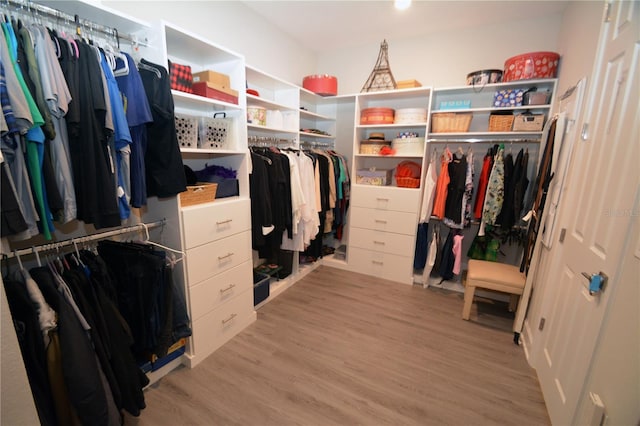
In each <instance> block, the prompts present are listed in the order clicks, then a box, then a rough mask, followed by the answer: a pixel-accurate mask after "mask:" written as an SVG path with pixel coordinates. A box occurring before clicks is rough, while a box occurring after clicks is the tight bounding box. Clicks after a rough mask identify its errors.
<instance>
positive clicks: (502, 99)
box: [493, 89, 525, 108]
mask: <svg viewBox="0 0 640 426" xmlns="http://www.w3.org/2000/svg"><path fill="white" fill-rule="evenodd" d="M524 92H525V89H504V90H498V91H497V92H496V93H495V94H494V95H493V106H494V107H498V108H500V107H517V106H521V105H522V98H523V96H524Z"/></svg>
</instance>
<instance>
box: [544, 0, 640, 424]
mask: <svg viewBox="0 0 640 426" xmlns="http://www.w3.org/2000/svg"><path fill="white" fill-rule="evenodd" d="M638 5H639V3H638V2H637V1H622V2H618V1H616V2H613V3H612V4H611V8H610V13H609V17H610V18H609V23H608V24H606V25H604V26H603V32H602V34H601V39H600V50H599V52H598V54H597V55H596V64H597V67H596V68H595V69H594V76H593V78H594V81H593V84H592V85H591V89H590V94H589V101H588V103H587V111H586V118H585V120H584V122H585V123H587V125H588V128H587V129H586V130H585V136H586V140H582V139H580V140H579V141H578V142H577V144H576V146H575V147H574V149H575V151H576V152H575V156H574V158H573V161H572V168H573V170H571V171H570V176H569V177H568V179H569V181H568V191H567V193H566V196H567V200H566V201H567V202H566V203H565V204H564V208H566V209H571V211H572V212H574V214H573V216H572V217H571V218H570V219H568V220H566V221H565V222H564V224H563V227H565V228H566V234H565V239H564V242H563V243H562V244H560V245H559V247H562V249H561V250H560V255H561V256H562V259H561V261H560V262H557V263H556V265H557V266H555V267H554V266H552V268H554V269H552V270H550V271H549V274H548V277H552V281H549V282H548V283H547V285H548V286H556V290H555V294H556V297H555V300H553V301H552V302H550V303H549V305H547V306H544V307H543V309H542V315H543V316H544V318H545V320H546V323H545V328H544V331H543V334H542V338H543V343H542V352H543V354H542V357H541V358H542V359H540V360H539V362H538V363H537V366H536V368H537V372H538V377H539V380H540V386H541V387H542V391H543V394H544V397H545V401H546V404H547V409H548V411H549V415H550V417H551V421H552V423H553V424H557V425H564V424H570V423H572V422H573V419H574V415H575V412H576V406H577V403H578V401H579V399H580V398H581V394H582V391H583V388H584V384H585V383H584V382H585V377H586V375H587V373H588V371H589V365H590V362H591V359H592V356H593V352H594V348H595V344H596V340H597V338H598V335H599V331H600V328H601V324H602V320H603V317H604V314H605V312H606V308H607V302H608V300H609V296H610V294H611V292H612V291H613V289H614V287H615V285H616V283H617V279H618V278H619V277H618V271H619V267H620V265H621V264H622V259H623V257H624V256H628V255H632V254H628V253H624V252H623V248H624V247H625V244H626V243H627V240H628V238H629V235H628V233H629V231H630V230H631V229H632V228H631V224H632V222H631V221H632V220H634V221H637V220H640V219H639V218H638V214H637V212H634V211H633V208H634V200H636V199H637V197H639V196H640V142H639V141H640V134H639V133H640V130H639V126H640V118H639V114H640V108H639V97H638V93H640V85H639V84H638V80H639V76H638V61H639V55H640V42H639V37H640V31H639V25H640V24H639V21H640V19H639V13H638ZM565 217H566V215H565ZM583 272H584V273H587V274H589V275H590V274H594V273H598V272H603V273H604V274H606V275H607V276H608V283H607V287H605V289H604V290H603V291H602V292H600V293H596V294H594V295H592V294H590V293H589V290H588V284H589V281H588V280H587V279H586V278H585V277H584V276H583Z"/></svg>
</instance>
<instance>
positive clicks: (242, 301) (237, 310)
mask: <svg viewBox="0 0 640 426" xmlns="http://www.w3.org/2000/svg"><path fill="white" fill-rule="evenodd" d="M255 319H256V313H255V311H254V310H253V290H251V289H249V290H246V291H244V292H242V293H240V294H238V295H237V296H235V297H233V298H232V299H231V300H229V301H227V302H225V303H223V304H222V305H220V306H218V307H217V308H216V309H214V310H212V311H210V312H208V313H207V314H205V315H204V316H202V317H200V318H198V319H197V320H194V321H193V327H192V328H193V336H194V338H192V339H191V341H190V343H189V347H188V351H189V354H190V363H191V366H192V367H193V366H195V365H196V364H198V363H199V362H200V361H202V360H203V359H204V358H206V357H207V356H209V355H210V354H211V353H213V352H214V351H215V350H216V349H218V348H219V347H220V346H222V345H223V344H225V343H226V342H227V341H229V339H231V338H232V337H233V336H235V335H236V334H238V333H239V332H240V331H242V329H244V328H245V327H246V326H248V325H249V324H250V323H251V322H253V321H254V320H255Z"/></svg>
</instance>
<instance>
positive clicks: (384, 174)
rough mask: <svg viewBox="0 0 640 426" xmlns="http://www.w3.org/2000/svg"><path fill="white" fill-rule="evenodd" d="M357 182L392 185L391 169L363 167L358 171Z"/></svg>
mask: <svg viewBox="0 0 640 426" xmlns="http://www.w3.org/2000/svg"><path fill="white" fill-rule="evenodd" d="M356 183H358V184H362V185H377V186H385V185H391V170H384V169H361V170H358V172H357V173H356Z"/></svg>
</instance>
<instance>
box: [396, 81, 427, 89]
mask: <svg viewBox="0 0 640 426" xmlns="http://www.w3.org/2000/svg"><path fill="white" fill-rule="evenodd" d="M414 87H422V84H421V83H420V82H419V81H418V80H401V81H396V89H412V88H414Z"/></svg>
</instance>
